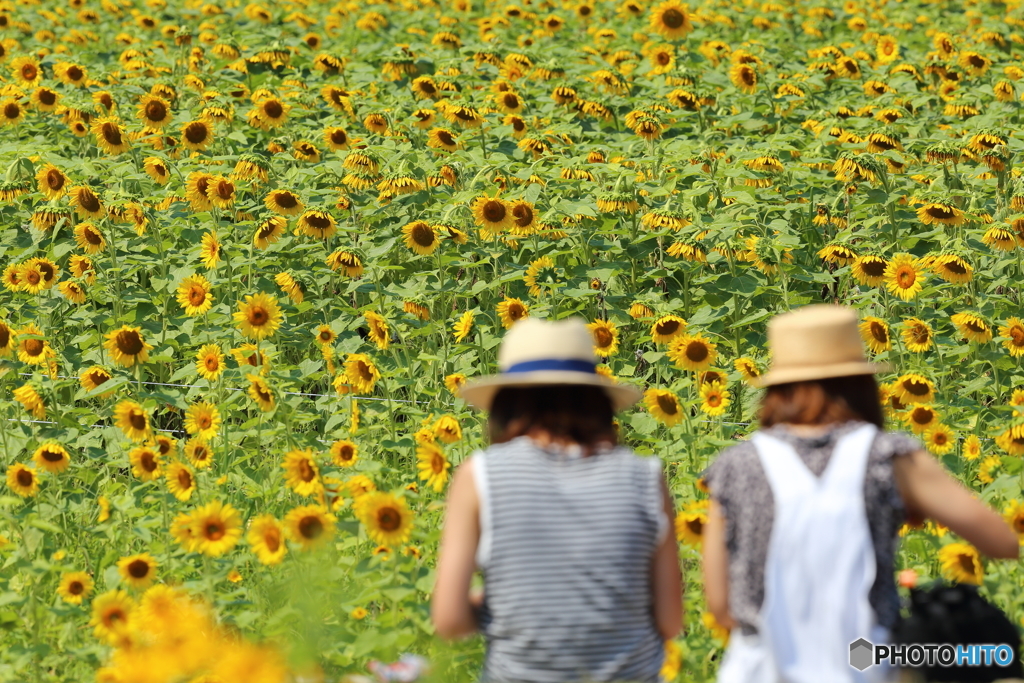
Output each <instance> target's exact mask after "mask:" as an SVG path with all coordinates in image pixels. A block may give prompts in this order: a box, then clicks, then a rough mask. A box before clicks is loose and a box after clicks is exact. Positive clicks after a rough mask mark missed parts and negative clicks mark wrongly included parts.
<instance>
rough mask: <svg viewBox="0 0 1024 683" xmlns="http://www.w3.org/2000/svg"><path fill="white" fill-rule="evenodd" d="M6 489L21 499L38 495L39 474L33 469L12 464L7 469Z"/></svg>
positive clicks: (19, 464)
mask: <svg viewBox="0 0 1024 683" xmlns="http://www.w3.org/2000/svg"><path fill="white" fill-rule="evenodd" d="M7 487H8V488H9V489H11V490H12V491H14V492H15V493H17V494H18V495H19V496H21V497H22V498H31V497H32V496H34V495H36V494H37V493H39V474H38V473H37V472H36V470H35V468H34V467H28V466H27V465H22V464H21V463H20V462H18V463H14V464H13V465H11V466H10V467H8V468H7Z"/></svg>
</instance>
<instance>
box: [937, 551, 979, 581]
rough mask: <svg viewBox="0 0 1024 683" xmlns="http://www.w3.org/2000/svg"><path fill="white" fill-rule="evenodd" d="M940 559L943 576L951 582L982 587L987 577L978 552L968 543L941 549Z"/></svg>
mask: <svg viewBox="0 0 1024 683" xmlns="http://www.w3.org/2000/svg"><path fill="white" fill-rule="evenodd" d="M938 559H939V566H940V569H941V571H942V575H943V576H944V577H945V578H947V579H949V580H950V581H957V582H959V583H970V584H974V585H980V584H981V580H982V578H983V577H984V576H985V569H984V567H982V564H981V558H980V557H979V556H978V551H977V550H976V549H975V548H974V546H971V545H968V544H966V543H950V544H948V545H945V546H943V547H942V548H940V549H939V554H938Z"/></svg>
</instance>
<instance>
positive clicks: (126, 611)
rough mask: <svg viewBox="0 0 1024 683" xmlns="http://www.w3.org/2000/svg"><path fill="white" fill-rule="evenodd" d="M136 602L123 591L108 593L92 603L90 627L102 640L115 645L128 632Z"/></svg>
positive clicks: (97, 597) (99, 596)
mask: <svg viewBox="0 0 1024 683" xmlns="http://www.w3.org/2000/svg"><path fill="white" fill-rule="evenodd" d="M134 610H135V601H134V600H132V599H131V598H130V597H128V593H126V592H125V591H123V590H112V591H107V592H106V593H104V594H103V595H98V596H96V599H95V600H93V601H92V617H91V618H90V620H89V625H90V626H92V627H93V633H94V634H95V636H96V637H97V638H99V639H100V640H103V641H106V642H110V643H114V642H117V641H119V640H120V639H121V638H122V637H123V636H124V635H125V634H126V632H127V631H128V628H129V623H130V621H131V617H132V614H133V612H134Z"/></svg>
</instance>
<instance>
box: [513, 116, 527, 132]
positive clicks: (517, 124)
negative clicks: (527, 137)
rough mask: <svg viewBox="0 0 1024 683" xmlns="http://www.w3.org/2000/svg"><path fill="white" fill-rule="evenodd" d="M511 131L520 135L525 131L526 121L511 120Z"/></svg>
mask: <svg viewBox="0 0 1024 683" xmlns="http://www.w3.org/2000/svg"><path fill="white" fill-rule="evenodd" d="M512 130H514V131H515V132H517V133H522V132H523V131H524V130H526V121H523V120H522V119H519V118H516V119H512Z"/></svg>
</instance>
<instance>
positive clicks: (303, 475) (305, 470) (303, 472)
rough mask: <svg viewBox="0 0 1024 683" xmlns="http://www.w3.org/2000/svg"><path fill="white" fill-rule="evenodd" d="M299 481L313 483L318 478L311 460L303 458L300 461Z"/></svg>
mask: <svg viewBox="0 0 1024 683" xmlns="http://www.w3.org/2000/svg"><path fill="white" fill-rule="evenodd" d="M298 469H299V479H301V480H302V481H313V480H314V479H315V478H316V471H314V470H313V465H312V463H310V462H309V460H306V459H305V458H303V459H302V460H300V461H299V466H298Z"/></svg>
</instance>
